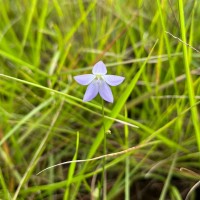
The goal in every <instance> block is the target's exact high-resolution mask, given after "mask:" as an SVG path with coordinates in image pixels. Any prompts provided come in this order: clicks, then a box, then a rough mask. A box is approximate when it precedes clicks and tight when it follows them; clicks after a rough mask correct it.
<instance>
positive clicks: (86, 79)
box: [74, 74, 95, 85]
mask: <svg viewBox="0 0 200 200" xmlns="http://www.w3.org/2000/svg"><path fill="white" fill-rule="evenodd" d="M74 79H75V80H76V82H78V83H79V84H81V85H88V84H90V83H91V82H92V81H93V80H94V79H95V75H93V74H84V75H79V76H74Z"/></svg>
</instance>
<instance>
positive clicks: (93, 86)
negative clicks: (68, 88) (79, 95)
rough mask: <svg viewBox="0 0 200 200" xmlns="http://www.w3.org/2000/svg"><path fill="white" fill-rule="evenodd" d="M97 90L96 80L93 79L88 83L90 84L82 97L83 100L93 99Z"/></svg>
mask: <svg viewBox="0 0 200 200" xmlns="http://www.w3.org/2000/svg"><path fill="white" fill-rule="evenodd" d="M98 92H99V88H98V83H97V81H93V82H92V83H90V85H88V87H87V90H86V92H85V95H84V97H83V101H85V102H86V101H91V100H92V99H94V97H96V96H97V94H98Z"/></svg>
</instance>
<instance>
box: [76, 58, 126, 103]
mask: <svg viewBox="0 0 200 200" xmlns="http://www.w3.org/2000/svg"><path fill="white" fill-rule="evenodd" d="M106 74H107V69H106V66H105V64H104V63H103V62H102V61H99V62H98V63H96V64H95V65H94V67H93V69H92V74H84V75H79V76H75V77H74V79H75V80H76V81H77V82H78V83H79V84H81V85H88V87H87V90H86V92H85V95H84V97H83V101H85V102H86V101H91V100H92V99H94V98H95V97H96V96H97V94H98V93H99V94H100V96H101V97H102V99H104V100H105V101H108V102H111V103H113V95H112V91H111V89H110V87H109V85H110V86H116V85H119V84H121V83H122V82H123V81H124V79H125V78H124V77H122V76H115V75H106Z"/></svg>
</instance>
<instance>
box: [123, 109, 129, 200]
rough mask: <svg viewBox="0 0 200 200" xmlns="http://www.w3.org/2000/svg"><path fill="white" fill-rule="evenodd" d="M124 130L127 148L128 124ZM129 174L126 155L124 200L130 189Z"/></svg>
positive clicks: (127, 198) (127, 199)
mask: <svg viewBox="0 0 200 200" xmlns="http://www.w3.org/2000/svg"><path fill="white" fill-rule="evenodd" d="M125 118H127V108H126V107H125ZM124 132H125V146H126V148H127V149H128V148H129V141H128V139H129V132H128V126H127V125H125V127H124ZM129 176H130V158H129V156H127V157H126V160H125V200H129V199H130V190H129V185H130V181H129Z"/></svg>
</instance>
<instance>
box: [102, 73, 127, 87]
mask: <svg viewBox="0 0 200 200" xmlns="http://www.w3.org/2000/svg"><path fill="white" fill-rule="evenodd" d="M103 78H104V80H105V81H106V83H108V84H109V85H111V86H116V85H119V84H121V83H122V82H123V81H124V79H125V78H124V77H122V76H115V75H104V76H103Z"/></svg>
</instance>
